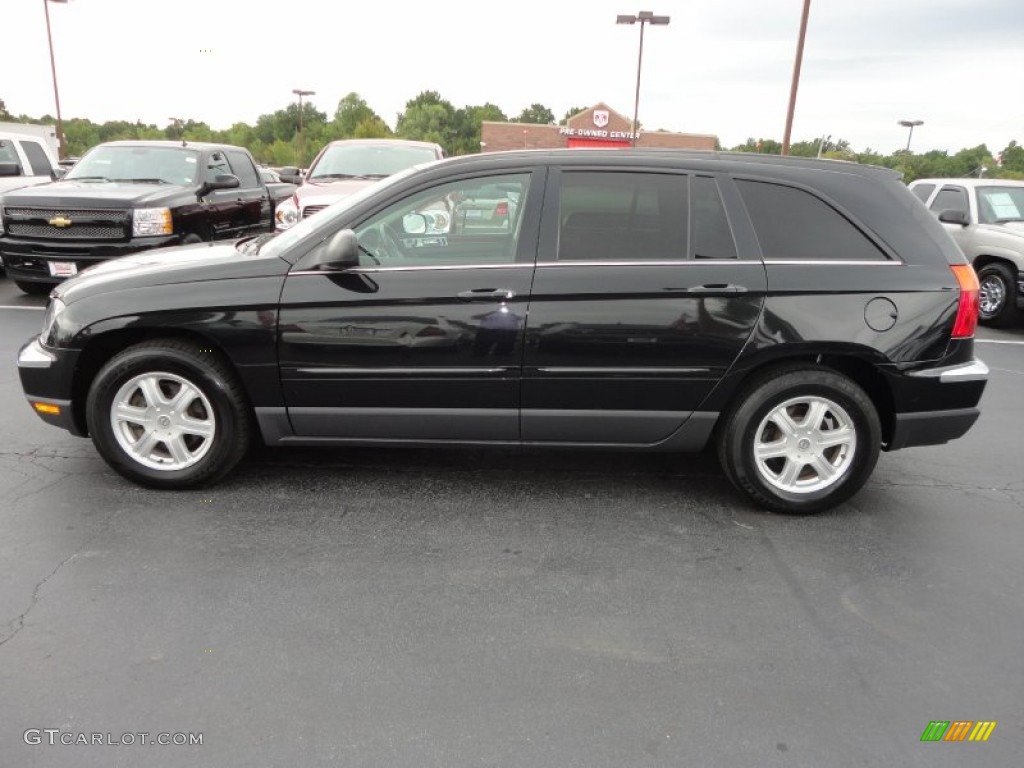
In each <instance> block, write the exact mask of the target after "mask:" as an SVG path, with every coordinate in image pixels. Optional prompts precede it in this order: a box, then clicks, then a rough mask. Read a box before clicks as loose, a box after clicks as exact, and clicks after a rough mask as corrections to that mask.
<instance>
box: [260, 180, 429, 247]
mask: <svg viewBox="0 0 1024 768" xmlns="http://www.w3.org/2000/svg"><path fill="white" fill-rule="evenodd" d="M422 167H423V166H415V167H413V168H406V169H405V170H404V171H400V172H398V173H395V174H393V175H392V176H391V177H390V178H387V179H385V180H384V181H381V182H379V183H377V184H371V185H370V186H368V187H366V188H364V189H361V190H359V191H358V192H356V193H355V194H352V195H348V196H347V197H344V198H342V199H341V200H339V201H338V202H336V203H334V204H333V205H329V206H327V208H325V209H324V210H323V211H321V212H320V213H318V214H317V215H316V216H310V217H309V218H306V219H302V220H301V221H300V222H299V223H298V224H296V225H295V226H294V227H292V228H291V229H289V230H286V231H285V232H282V233H281V234H279V235H277V236H276V237H274V239H273V240H271V241H270V242H268V243H267V244H266V245H264V246H262V247H261V248H260V252H261V253H263V254H266V255H268V256H277V257H279V258H284V253H285V251H287V250H288V249H289V248H291V247H292V246H293V245H295V244H296V243H298V242H299V241H300V240H306V239H309V240H310V242H312V241H313V240H316V239H318V238H319V236H320V235H322V234H323V233H325V232H328V231H332V230H335V229H337V228H338V227H337V224H336V221H337V219H338V218H339V217H341V216H343V215H344V214H345V212H346V211H348V210H349V209H350V208H352V207H353V206H355V205H358V204H359V203H361V202H363V200H366V199H367V198H368V197H371V196H373V195H376V194H378V193H380V192H382V191H384V190H386V189H387V188H389V187H390V186H392V185H393V184H396V183H398V182H399V181H401V180H402V179H404V178H406V177H407V176H411V175H412V174H414V173H416V172H417V171H419V170H420V169H421V168H422ZM286 260H287V259H286Z"/></svg>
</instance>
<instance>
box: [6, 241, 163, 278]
mask: <svg viewBox="0 0 1024 768" xmlns="http://www.w3.org/2000/svg"><path fill="white" fill-rule="evenodd" d="M180 242H181V237H180V236H178V235H161V236H158V237H137V238H133V239H131V240H124V241H116V242H110V241H101V242H95V241H87V240H81V241H79V240H72V241H63V240H60V241H56V240H54V241H47V240H28V239H25V238H18V237H11V236H10V235H5V236H4V237H0V261H2V262H3V265H4V268H5V269H6V270H7V274H8V275H9V276H10V277H11V278H12V279H14V280H22V281H24V282H27V283H49V284H51V285H56V284H57V283H60V282H62V281H63V280H64V279H65V278H63V277H55V276H53V275H51V274H50V268H49V266H48V265H49V263H50V262H65V263H68V262H70V263H73V264H74V265H75V267H76V268H77V270H78V271H79V272H81V271H82V270H83V269H86V268H87V267H90V266H92V265H93V264H98V263H99V262H101V261H107V260H108V259H116V258H117V257H118V256H127V255H129V254H132V253H138V252H139V251H147V250H149V249H150V248H161V247H163V246H167V245H178V244H179V243H180Z"/></svg>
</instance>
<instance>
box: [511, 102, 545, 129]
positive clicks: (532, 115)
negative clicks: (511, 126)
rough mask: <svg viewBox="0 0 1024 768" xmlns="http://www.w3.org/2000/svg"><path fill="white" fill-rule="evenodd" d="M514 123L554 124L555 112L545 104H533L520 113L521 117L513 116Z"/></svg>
mask: <svg viewBox="0 0 1024 768" xmlns="http://www.w3.org/2000/svg"><path fill="white" fill-rule="evenodd" d="M511 122H513V123H538V124H540V125H554V124H555V113H554V112H552V111H551V110H550V109H548V108H547V107H545V106H544V105H543V104H531V105H530V106H528V107H526V108H525V109H523V111H522V112H520V113H519V117H514V118H512V121H511Z"/></svg>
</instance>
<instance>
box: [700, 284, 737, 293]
mask: <svg viewBox="0 0 1024 768" xmlns="http://www.w3.org/2000/svg"><path fill="white" fill-rule="evenodd" d="M746 290H747V289H746V288H745V287H744V286H742V285H733V284H732V283H704V285H695V286H693V287H692V288H689V289H687V293H746Z"/></svg>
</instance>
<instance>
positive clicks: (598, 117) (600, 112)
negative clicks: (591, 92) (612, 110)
mask: <svg viewBox="0 0 1024 768" xmlns="http://www.w3.org/2000/svg"><path fill="white" fill-rule="evenodd" d="M594 125H596V126H597V127H598V128H604V127H605V126H606V125H608V110H607V109H595V110H594Z"/></svg>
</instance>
